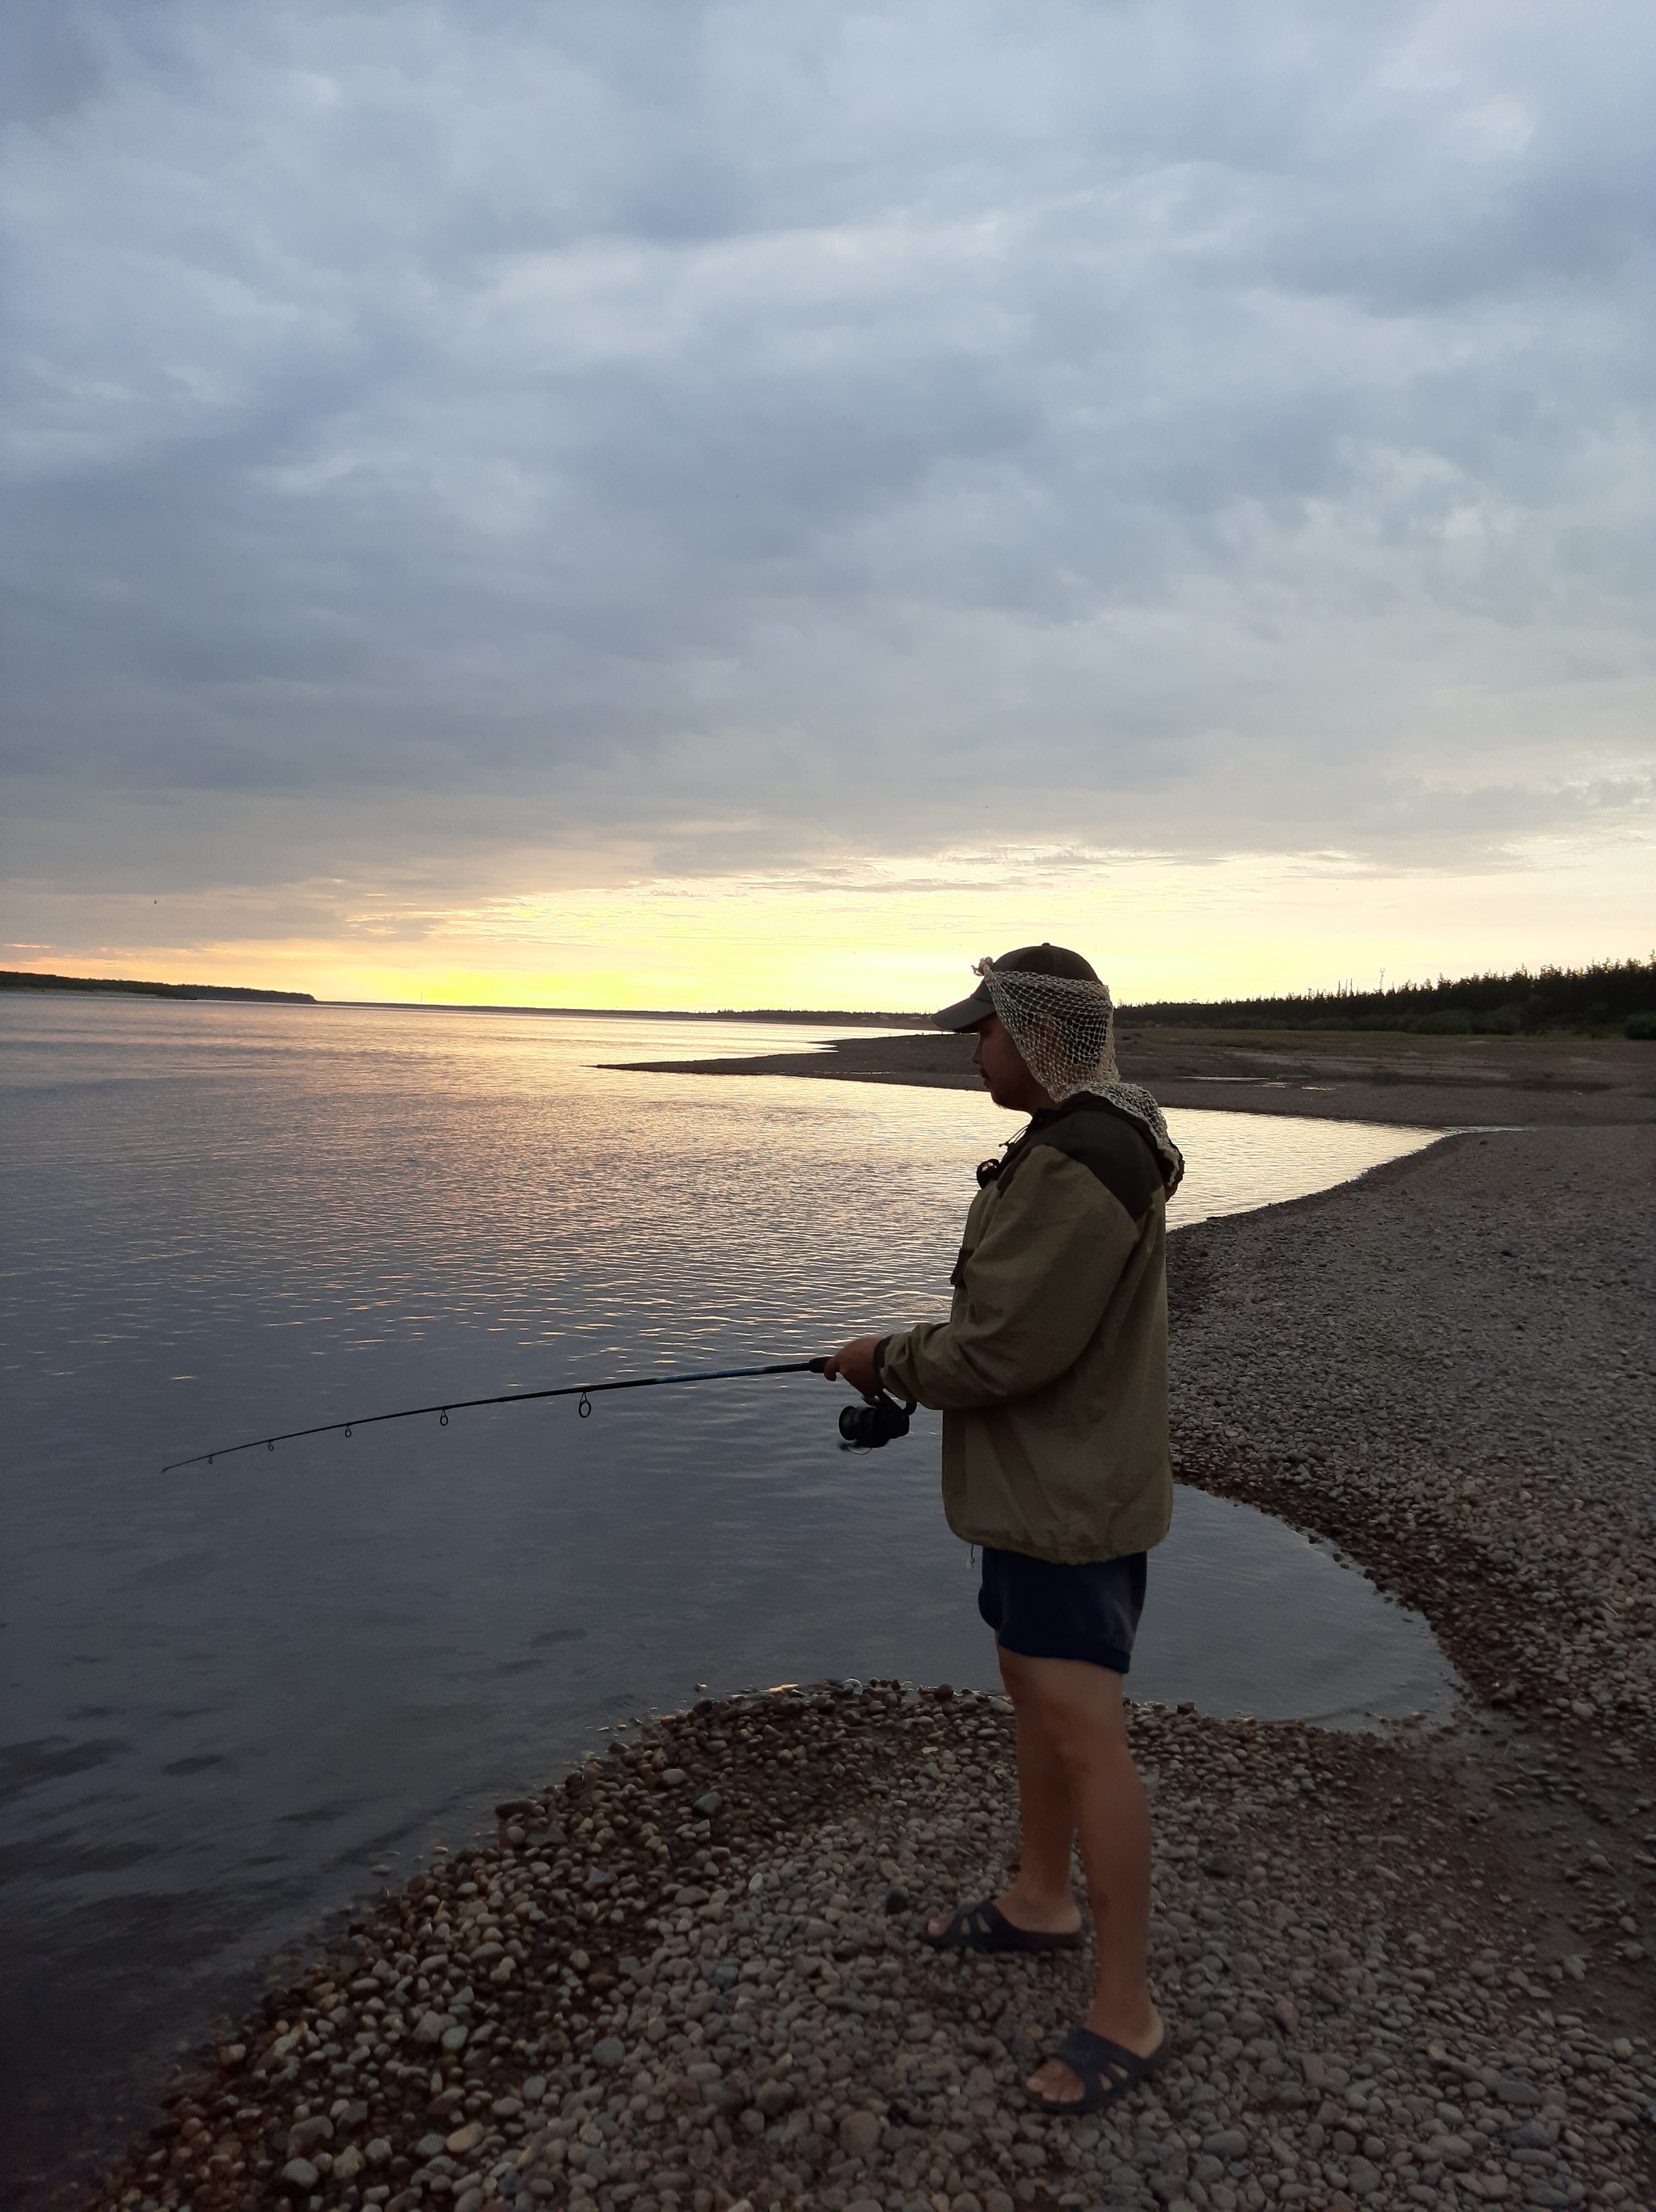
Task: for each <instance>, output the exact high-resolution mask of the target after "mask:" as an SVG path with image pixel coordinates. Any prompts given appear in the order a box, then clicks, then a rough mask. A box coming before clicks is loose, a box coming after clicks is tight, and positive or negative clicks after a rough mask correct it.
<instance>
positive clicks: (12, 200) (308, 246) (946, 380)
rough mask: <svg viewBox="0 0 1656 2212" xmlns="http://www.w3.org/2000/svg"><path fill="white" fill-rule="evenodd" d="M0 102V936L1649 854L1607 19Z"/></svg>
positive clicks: (248, 50) (1631, 361)
mask: <svg viewBox="0 0 1656 2212" xmlns="http://www.w3.org/2000/svg"><path fill="white" fill-rule="evenodd" d="M5 36H6V38H7V39H8V40H9V42H10V44H11V46H12V48H13V51H12V52H11V54H10V56H9V66H7V67H5V68H3V70H0V75H3V76H4V77H5V79H6V81H7V82H8V84H9V100H10V107H11V120H10V124H9V131H8V140H9V153H8V156H7V161H8V169H7V174H8V194H7V198H8V206H9V232H10V245H9V252H10V258H11V268H12V276H11V279H10V289H11V294H12V301H13V312H12V314H11V317H10V319H9V337H8V339H7V359H6V363H5V400H6V414H7V417H8V420H9V433H8V452H9V471H10V490H9V499H8V518H9V520H8V544H9V556H10V560H11V563H12V586H11V592H12V607H13V615H12V624H11V635H10V643H9V651H8V656H7V658H8V675H7V678H6V686H7V701H8V712H7V721H8V730H9V735H8V751H9V772H10V776H11V785H10V788H11V793H12V800H13V805H14V809H15V813H14V819H15V821H17V822H20V823H21V824H22V825H23V828H22V830H21V834H20V835H19V836H17V838H16V840H15V842H14V846H13V849H12V854H11V862H10V864H11V867H12V870H13V872H14V873H17V874H21V875H23V876H30V877H34V878H37V879H39V878H49V879H50V880H51V882H52V884H53V885H54V887H55V888H56V889H58V890H69V891H70V892H73V891H74V890H76V889H77V888H83V889H88V890H90V889H92V888H94V886H95V887H97V888H99V889H100V890H107V889H109V888H111V887H114V888H117V889H125V890H133V891H137V890H140V889H141V888H148V887H151V886H152V885H153V886H156V887H159V888H160V889H162V890H176V891H179V892H188V893H191V894H194V893H198V892H200V891H203V890H208V889H210V888H211V887H212V886H214V885H216V884H220V885H226V886H234V887H240V888H241V889H244V890H245V889H246V887H247V886H250V885H251V886H259V885H276V884H283V883H286V884H296V883H301V882H314V881H317V880H321V879H333V880H338V879H348V880H350V882H352V883H355V884H361V883H365V882H374V881H379V880H381V879H387V878H389V877H394V878H395V879H396V880H397V882H398V883H399V884H402V885H404V886H407V887H411V890H412V892H413V894H414V895H417V896H420V897H424V898H435V899H437V900H439V901H441V900H442V899H444V898H448V899H460V898H466V897H471V898H473V899H476V898H478V897H487V896H511V895H513V894H514V891H527V892H539V891H542V890H557V889H558V888H560V887H562V886H564V885H566V884H577V883H586V882H594V881H606V880H607V881H612V882H615V881H623V880H629V879H635V878H639V877H641V876H643V877H648V875H649V874H650V873H651V872H661V873H662V874H666V875H673V876H676V877H685V876H693V875H695V874H697V873H700V872H706V873H709V874H715V873H716V874H721V875H722V874H728V873H729V872H733V871H734V872H740V871H741V870H743V869H745V868H754V869H765V870H773V869H776V868H787V867H789V866H799V867H809V866H816V865H819V864H822V863H825V862H826V863H837V862H840V861H844V860H865V861H866V860H871V859H874V858H876V857H878V856H880V855H886V854H898V855H901V854H922V853H927V852H941V851H945V850H947V849H950V848H962V847H971V846H974V845H975V844H977V843H979V842H983V840H984V839H985V838H986V837H990V836H992V837H993V838H994V839H995V840H996V841H999V842H1008V843H1014V844H1015V843H1017V842H1020V841H1022V842H1034V843H1039V842H1049V843H1050V842H1055V841H1061V842H1068V841H1071V840H1079V841H1081V842H1089V841H1090V842H1092V843H1093V844H1096V845H1099V846H1109V847H1111V848H1122V847H1131V846H1139V847H1147V848H1154V849H1155V850H1157V851H1165V852H1174V853H1184V854H1190V855H1193V856H1199V857H1212V856H1215V855H1220V854H1226V853H1233V852H1237V851H1249V852H1254V853H1262V852H1263V853H1269V852H1281V853H1290V852H1296V851H1306V850H1312V849H1317V848H1330V847H1333V848H1339V849H1340V850H1342V851H1343V852H1346V853H1349V854H1356V855H1360V856H1362V855H1367V856H1370V857H1371V858H1373V856H1383V857H1385V860H1386V861H1387V864H1388V865H1391V864H1394V863H1395V864H1398V865H1428V866H1444V867H1454V868H1458V869H1461V870H1463V871H1464V870H1465V869H1468V868H1476V867H1477V866H1482V865H1485V864H1487V862H1488V860H1489V856H1490V855H1491V854H1494V853H1495V852H1496V851H1498V850H1500V849H1501V848H1507V847H1510V846H1511V845H1512V844H1513V842H1514V841H1521V840H1523V839H1525V838H1534V837H1537V836H1571V837H1574V838H1578V839H1586V840H1588V841H1591V840H1592V838H1594V837H1596V836H1601V835H1604V836H1610V835H1614V836H1617V837H1618V838H1623V839H1624V838H1625V837H1626V836H1627V835H1628V834H1629V831H1630V830H1635V829H1637V828H1638V825H1640V824H1641V823H1646V822H1647V820H1648V809H1649V804H1650V797H1651V790H1652V753H1653V747H1652V744H1651V738H1650V729H1651V719H1652V718H1651V706H1652V696H1653V685H1652V665H1651V662H1652V647H1651V640H1652V638H1653V635H1656V623H1653V612H1656V609H1653V605H1652V598H1653V590H1652V582H1653V578H1656V542H1653V541H1656V531H1653V509H1656V502H1653V468H1652V451H1653V441H1652V382H1653V368H1652V363H1653V360H1656V349H1653V343H1652V341H1653V336H1656V331H1653V324H1656V255H1653V242H1652V237H1651V219H1652V210H1653V207H1656V139H1653V136H1652V134H1651V132H1650V130H1649V112H1650V108H1649V98H1650V91H1651V86H1652V80H1653V76H1656V70H1653V63H1656V16H1653V14H1652V12H1651V10H1650V9H1648V7H1647V6H1644V5H1642V4H1639V0H1628V4H1625V5H1616V4H1603V5H1592V6H1589V7H1587V8H1586V9H1568V10H1562V9H1556V8H1554V7H1551V6H1530V7H1525V6H1523V5H1518V6H1513V5H1506V4H1503V5H1501V6H1495V5H1493V4H1490V5H1465V4H1460V5H1454V4H1452V5H1447V6H1436V7H1424V6H1417V7H1412V8H1411V7H1407V6H1405V7H1401V8H1392V9H1350V8H1348V7H1344V6H1341V5H1335V4H1328V5H1316V4H1305V3H1304V0H1302V3H1301V4H1299V5H1294V6H1288V5H1271V4H1260V0H1255V4H1245V5H1243V6H1240V7H1237V6H1233V5H1221V4H1220V3H1219V0H1214V4H1211V5H1183V6H1181V5H1178V4H1172V5H1170V4H1167V0H1142V4H1121V5H1113V6H1102V7H1101V6H1099V5H1098V4H1097V0H1088V4H1086V5H1080V4H1077V5H1069V4H1056V0H1053V3H1052V4H1042V3H1041V0H1037V4H1034V5H1032V6H1029V7H1020V8H1017V9H1012V8H1008V7H1004V6H1000V7H989V6H983V5H973V4H971V0H949V4H947V5H946V6H945V5H937V6H932V7H927V6H920V7H915V6H912V5H904V6H901V7H896V6H893V7H889V8H879V7H870V8H865V9H846V8H844V7H843V6H838V5H835V6H827V5H815V4H811V0H796V4H793V5H790V6H789V7H788V8H786V9H777V8H776V7H774V6H769V5H758V4H731V5H694V4H687V5H685V6H683V7H671V8H669V7H662V6H658V5H655V4H650V5H641V6H632V5H628V4H625V0H601V4H594V5H591V6H587V7H581V6H562V7H559V8H557V9H546V8H545V7H543V6H539V5H530V4H527V0H525V3H524V4H516V0H493V3H492V4H484V5H481V6H479V5H476V4H472V0H467V4H466V5H460V4H459V0H425V4H423V5H416V6H409V5H406V4H405V0H397V4H395V5H390V4H386V5H374V4H356V5H353V6H350V7H347V8H339V7H338V6H335V5H332V4H329V5H321V4H307V0H275V4H272V5H271V6H269V7H265V8H261V9H225V8H223V7H222V6H220V5H216V4H210V0H145V4H142V5H137V4H133V0H121V4H119V5H95V4H85V0H82V4H75V0H70V4H67V5H65V4H64V0H53V4H52V5H50V6H46V5H39V6H35V5H33V4H31V5H30V6H28V7H24V6H22V5H21V4H18V0H14V9H13V10H12V11H10V24H9V29H8V30H7V32H6V33H5ZM6 60H7V57H4V56H0V62H4V61H6Z"/></svg>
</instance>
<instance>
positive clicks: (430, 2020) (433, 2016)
mask: <svg viewBox="0 0 1656 2212" xmlns="http://www.w3.org/2000/svg"><path fill="white" fill-rule="evenodd" d="M414 2040H415V2042H416V2043H440V2042H441V2040H442V2015H441V2013H435V2012H423V2013H422V2014H421V2015H420V2017H419V2019H418V2020H417V2021H416V2022H415V2024H414Z"/></svg>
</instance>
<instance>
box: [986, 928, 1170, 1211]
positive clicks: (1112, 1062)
mask: <svg viewBox="0 0 1656 2212" xmlns="http://www.w3.org/2000/svg"><path fill="white" fill-rule="evenodd" d="M1041 949H1042V951H1047V950H1048V949H1049V948H1047V947H1042V948H1041ZM1013 957H1014V958H1015V957H1018V956H1017V955H1014V956H1013ZM1084 964H1085V963H1080V962H1078V963H1077V965H1084ZM973 973H974V974H975V975H981V976H982V977H983V986H984V988H985V989H986V990H987V991H988V993H989V1003H990V1004H991V1006H993V1007H994V1009H995V1012H996V1013H997V1014H998V1015H999V1016H1000V1018H1001V1020H1002V1024H1003V1025H1004V1027H1005V1029H1006V1032H1007V1034H1008V1036H1009V1037H1010V1038H1011V1039H1012V1042H1013V1043H1014V1045H1016V1046H1017V1048H1018V1053H1019V1056H1020V1059H1021V1060H1022V1061H1023V1063H1024V1065H1025V1066H1026V1067H1027V1068H1028V1070H1029V1072H1030V1073H1031V1074H1032V1076H1033V1077H1034V1078H1035V1080H1036V1081H1037V1082H1038V1084H1039V1085H1040V1086H1041V1088H1042V1090H1043V1091H1045V1093H1046V1095H1047V1097H1049V1098H1050V1100H1051V1101H1052V1103H1053V1104H1054V1105H1055V1106H1062V1104H1063V1103H1064V1101H1065V1100H1066V1099H1067V1098H1073V1097H1075V1095H1076V1094H1077V1092H1079V1091H1087V1093H1088V1094H1089V1095H1090V1096H1092V1097H1096V1098H1103V1099H1105V1100H1107V1101H1108V1102H1109V1103H1110V1104H1111V1106H1113V1107H1114V1108H1115V1109H1116V1110H1117V1112H1118V1113H1122V1114H1125V1115H1128V1117H1129V1119H1130V1120H1132V1121H1136V1122H1137V1123H1138V1125H1139V1127H1140V1128H1141V1129H1142V1131H1143V1133H1144V1135H1145V1137H1146V1138H1147V1139H1148V1142H1149V1145H1150V1147H1151V1150H1152V1151H1153V1152H1154V1153H1155V1155H1156V1158H1157V1159H1158V1161H1159V1162H1160V1166H1161V1179H1162V1182H1163V1184H1164V1186H1165V1188H1166V1193H1167V1195H1168V1197H1169V1198H1171V1197H1172V1194H1173V1193H1174V1192H1175V1191H1176V1190H1177V1189H1178V1186H1179V1182H1180V1180H1181V1178H1182V1177H1183V1176H1184V1154H1183V1153H1182V1152H1180V1151H1179V1149H1178V1146H1177V1145H1176V1144H1175V1143H1174V1142H1173V1140H1172V1137H1171V1136H1169V1134H1168V1133H1167V1124H1166V1120H1165V1119H1164V1118H1163V1115H1162V1111H1161V1109H1160V1106H1159V1105H1158V1104H1157V1103H1156V1101H1155V1100H1154V1098H1153V1097H1151V1095H1150V1093H1149V1092H1148V1091H1146V1090H1144V1089H1142V1087H1141V1085H1138V1084H1136V1083H1123V1081H1122V1079H1121V1072H1120V1070H1119V1068H1117V1065H1116V1044H1115V1025H1116V1009H1115V1005H1114V1002H1113V1000H1111V996H1110V987H1109V985H1108V984H1107V983H1101V982H1100V981H1099V980H1098V978H1097V977H1096V976H1094V975H1085V976H1081V975H1046V974H1044V973H1042V972H1040V971H1039V970H1037V969H1029V968H1021V967H1020V968H1009V967H1006V966H1004V965H1003V966H1001V967H998V968H997V967H996V966H995V963H994V961H993V960H980V961H978V962H977V964H976V966H975V968H974V969H973Z"/></svg>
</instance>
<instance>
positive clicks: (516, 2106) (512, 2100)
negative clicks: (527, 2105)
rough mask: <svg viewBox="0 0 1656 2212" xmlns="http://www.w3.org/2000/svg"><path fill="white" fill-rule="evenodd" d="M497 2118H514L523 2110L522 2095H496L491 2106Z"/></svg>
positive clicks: (491, 2110)
mask: <svg viewBox="0 0 1656 2212" xmlns="http://www.w3.org/2000/svg"><path fill="white" fill-rule="evenodd" d="M489 2109H490V2112H492V2113H493V2114H494V2116H495V2118H496V2119H497V2120H514V2119H516V2118H517V2116H518V2114H519V2113H520V2112H521V2111H522V2110H523V2100H522V2098H521V2097H496V2100H495V2101H494V2103H493V2104H492V2105H490V2107H489Z"/></svg>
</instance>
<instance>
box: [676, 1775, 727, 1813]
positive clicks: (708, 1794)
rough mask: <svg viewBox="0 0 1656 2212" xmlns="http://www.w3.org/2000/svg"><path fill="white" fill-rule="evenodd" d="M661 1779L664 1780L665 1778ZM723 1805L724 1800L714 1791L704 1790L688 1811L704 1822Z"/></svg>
mask: <svg viewBox="0 0 1656 2212" xmlns="http://www.w3.org/2000/svg"><path fill="white" fill-rule="evenodd" d="M665 1779H666V1777H665V1776H664V1777H663V1780H665ZM723 1803H724V1799H723V1798H722V1797H721V1796H720V1795H719V1793H718V1791H717V1790H703V1793H702V1795H701V1796H699V1797H698V1798H697V1800H696V1802H695V1803H694V1804H693V1805H692V1806H691V1808H690V1809H691V1812H692V1813H699V1814H701V1816H702V1818H703V1820H711V1819H712V1818H713V1815H714V1814H715V1813H716V1812H717V1811H718V1809H719V1808H720V1806H721V1805H722V1804H723Z"/></svg>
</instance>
